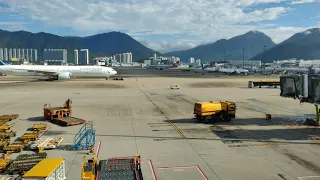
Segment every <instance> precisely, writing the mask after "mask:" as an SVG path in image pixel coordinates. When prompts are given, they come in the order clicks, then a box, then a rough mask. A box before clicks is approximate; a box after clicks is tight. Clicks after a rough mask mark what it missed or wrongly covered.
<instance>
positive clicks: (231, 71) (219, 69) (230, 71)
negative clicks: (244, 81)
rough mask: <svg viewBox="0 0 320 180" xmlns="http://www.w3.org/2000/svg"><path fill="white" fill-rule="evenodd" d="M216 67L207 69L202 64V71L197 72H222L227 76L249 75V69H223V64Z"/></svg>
mask: <svg viewBox="0 0 320 180" xmlns="http://www.w3.org/2000/svg"><path fill="white" fill-rule="evenodd" d="M215 66H216V67H207V68H205V67H204V66H203V64H202V63H201V67H202V68H201V69H199V70H196V72H202V73H204V72H220V73H225V74H243V75H247V74H248V73H249V70H247V69H241V68H222V67H221V64H217V63H216V64H215Z"/></svg>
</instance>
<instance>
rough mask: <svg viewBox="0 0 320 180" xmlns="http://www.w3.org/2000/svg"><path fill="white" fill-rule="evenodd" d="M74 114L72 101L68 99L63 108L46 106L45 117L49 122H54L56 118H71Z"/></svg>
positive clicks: (44, 109)
mask: <svg viewBox="0 0 320 180" xmlns="http://www.w3.org/2000/svg"><path fill="white" fill-rule="evenodd" d="M71 113H72V101H71V100H70V99H68V100H67V101H66V102H65V103H64V105H63V107H51V106H50V105H48V104H45V105H44V108H43V115H44V118H45V119H47V120H53V119H55V118H63V117H69V116H70V115H71Z"/></svg>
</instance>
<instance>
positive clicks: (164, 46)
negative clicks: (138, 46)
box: [140, 40, 199, 53]
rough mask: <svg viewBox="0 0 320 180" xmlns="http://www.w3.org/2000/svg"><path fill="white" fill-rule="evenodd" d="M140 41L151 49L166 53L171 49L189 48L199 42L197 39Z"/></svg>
mask: <svg viewBox="0 0 320 180" xmlns="http://www.w3.org/2000/svg"><path fill="white" fill-rule="evenodd" d="M140 43H142V44H143V45H145V46H147V47H150V48H152V49H156V50H157V51H159V52H161V53H167V52H171V51H180V50H185V49H191V48H194V47H196V45H198V44H199V41H195V40H179V41H176V42H172V43H171V42H167V41H165V40H163V41H160V42H149V41H147V40H141V41H140Z"/></svg>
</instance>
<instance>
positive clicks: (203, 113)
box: [193, 101, 236, 123]
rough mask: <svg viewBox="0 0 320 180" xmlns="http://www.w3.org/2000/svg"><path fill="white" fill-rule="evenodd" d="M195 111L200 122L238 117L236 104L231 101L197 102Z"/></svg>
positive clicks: (228, 119) (229, 119)
mask: <svg viewBox="0 0 320 180" xmlns="http://www.w3.org/2000/svg"><path fill="white" fill-rule="evenodd" d="M193 113H194V114H195V117H196V120H197V121H199V122H204V123H210V122H215V121H231V120H232V119H233V118H235V117H236V104H235V103H234V102H230V101H220V102H213V101H209V102H196V103H195V104H194V112H193Z"/></svg>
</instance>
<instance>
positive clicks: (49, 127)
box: [37, 126, 51, 139]
mask: <svg viewBox="0 0 320 180" xmlns="http://www.w3.org/2000/svg"><path fill="white" fill-rule="evenodd" d="M49 129H51V126H48V128H47V129H46V130H44V131H43V132H42V133H41V134H40V136H39V137H38V138H37V139H39V138H40V137H41V136H42V135H44V133H46V132H47V131H48V130H49Z"/></svg>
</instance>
